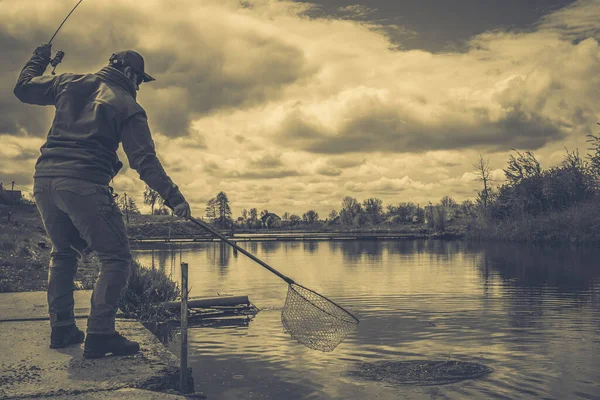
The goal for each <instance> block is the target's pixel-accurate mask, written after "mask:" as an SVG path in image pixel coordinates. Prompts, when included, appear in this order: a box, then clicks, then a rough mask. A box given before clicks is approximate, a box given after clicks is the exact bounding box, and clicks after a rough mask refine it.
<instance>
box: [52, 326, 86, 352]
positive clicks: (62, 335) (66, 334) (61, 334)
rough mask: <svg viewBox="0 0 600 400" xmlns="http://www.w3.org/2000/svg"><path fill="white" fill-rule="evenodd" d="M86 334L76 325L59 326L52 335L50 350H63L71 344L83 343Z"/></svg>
mask: <svg viewBox="0 0 600 400" xmlns="http://www.w3.org/2000/svg"><path fill="white" fill-rule="evenodd" d="M84 338H85V334H84V333H83V332H82V331H80V330H79V328H77V326H76V325H67V326H57V327H54V328H52V333H50V348H51V349H62V348H63V347H67V346H69V345H71V344H78V343H82V342H83V339H84Z"/></svg>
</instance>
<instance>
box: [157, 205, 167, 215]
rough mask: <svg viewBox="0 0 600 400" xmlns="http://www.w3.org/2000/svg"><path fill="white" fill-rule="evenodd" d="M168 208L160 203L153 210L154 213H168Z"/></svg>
mask: <svg viewBox="0 0 600 400" xmlns="http://www.w3.org/2000/svg"><path fill="white" fill-rule="evenodd" d="M169 213H170V210H169V208H168V207H167V206H165V205H161V206H160V207H158V208H157V209H156V210H154V215H169Z"/></svg>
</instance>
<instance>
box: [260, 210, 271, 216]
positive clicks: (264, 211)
mask: <svg viewBox="0 0 600 400" xmlns="http://www.w3.org/2000/svg"><path fill="white" fill-rule="evenodd" d="M268 213H269V210H267V209H265V210H262V211H261V212H260V218H262V217H264V216H265V215H267V214H268Z"/></svg>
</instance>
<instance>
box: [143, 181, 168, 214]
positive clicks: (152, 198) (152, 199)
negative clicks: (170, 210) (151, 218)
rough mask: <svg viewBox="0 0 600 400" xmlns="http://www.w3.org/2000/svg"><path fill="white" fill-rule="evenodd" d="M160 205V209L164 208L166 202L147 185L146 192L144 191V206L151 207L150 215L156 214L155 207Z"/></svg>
mask: <svg viewBox="0 0 600 400" xmlns="http://www.w3.org/2000/svg"><path fill="white" fill-rule="evenodd" d="M157 203H158V207H162V206H163V204H164V200H163V199H162V197H160V195H159V194H158V192H157V191H156V190H154V189H152V188H151V187H150V186H148V185H146V190H144V204H147V205H149V206H150V214H154V206H155V205H156V204H157Z"/></svg>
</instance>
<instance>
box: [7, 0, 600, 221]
mask: <svg viewBox="0 0 600 400" xmlns="http://www.w3.org/2000/svg"><path fill="white" fill-rule="evenodd" d="M75 4H76V1H70V0H69V1H65V0H19V1H17V0H0V22H1V24H0V50H1V54H2V58H3V61H2V67H1V70H0V89H1V91H0V181H2V182H4V184H5V185H9V184H10V182H11V181H13V180H14V181H15V182H16V184H17V185H18V188H21V189H24V190H25V191H27V190H31V186H32V181H33V178H32V175H33V168H34V165H35V161H36V159H37V157H38V156H39V147H40V146H41V145H42V144H43V143H44V140H45V135H46V134H47V132H48V129H49V126H50V124H51V121H52V117H53V108H52V107H39V106H32V105H26V104H21V103H20V102H19V101H18V100H17V99H16V98H15V97H14V95H13V94H12V90H13V88H14V84H15V82H16V79H17V77H18V74H19V72H20V69H21V68H22V66H23V65H24V63H25V62H26V61H27V60H28V58H29V56H30V54H31V53H32V51H33V49H35V47H36V46H38V45H39V44H41V43H45V42H47V41H48V40H49V38H50V36H52V34H53V33H54V31H55V30H56V28H57V27H58V25H59V24H60V22H61V21H62V19H63V18H64V17H65V16H66V14H67V13H68V12H69V11H70V9H71V8H72V6H74V5H75ZM140 4H141V3H140V2H139V1H137V0H113V1H107V0H105V1H98V0H84V1H83V3H81V5H80V6H79V8H78V9H77V10H76V11H75V12H74V13H73V15H72V16H71V18H70V19H69V20H68V21H67V23H66V24H65V25H64V27H63V28H62V30H61V31H60V33H59V34H58V35H57V37H56V39H55V40H54V41H53V45H54V49H55V50H63V51H65V53H66V55H65V58H64V61H63V63H62V64H61V65H59V67H58V69H57V71H58V72H59V73H61V72H75V73H92V72H95V71H97V70H99V69H100V68H102V67H103V66H104V65H106V64H107V63H108V58H109V56H110V54H111V53H113V52H115V51H119V50H123V49H134V50H137V51H139V52H140V53H141V54H142V55H143V56H144V58H145V60H146V70H147V72H148V73H149V74H150V75H152V76H154V77H155V78H156V81H155V82H151V83H148V84H143V85H142V86H141V88H140V92H139V94H138V102H139V103H140V104H141V105H142V106H143V107H144V109H145V110H146V112H147V114H148V118H149V123H150V128H151V131H152V135H153V138H154V141H155V144H156V148H157V153H158V156H159V159H160V160H161V161H162V163H163V165H164V167H165V169H166V171H167V173H168V174H169V175H170V176H171V178H172V179H173V180H174V181H175V183H176V184H177V185H178V186H179V187H180V189H181V190H182V192H183V194H184V196H185V197H186V198H187V199H188V201H189V202H190V203H191V205H192V212H193V214H194V215H196V216H202V215H204V209H205V205H206V202H207V201H208V200H209V199H210V198H212V197H215V196H216V194H217V193H218V192H220V191H224V192H225V193H227V195H228V197H229V200H230V202H231V207H232V211H233V214H234V217H237V216H239V215H240V213H241V210H242V209H243V208H246V209H250V208H257V209H258V210H259V211H260V210H264V209H267V210H269V211H270V212H275V213H278V214H280V215H281V214H282V213H284V212H289V213H290V214H297V215H300V216H301V215H302V214H303V213H305V212H306V211H308V210H310V209H313V210H315V211H317V212H318V213H319V215H320V216H321V218H325V217H326V216H327V214H328V213H329V211H331V210H332V209H335V210H339V209H340V207H341V201H342V198H343V197H344V196H351V197H354V198H356V199H358V200H359V201H363V200H364V199H367V198H371V197H376V198H379V199H381V200H382V201H383V204H384V206H385V205H388V204H398V203H400V202H409V201H410V202H413V203H417V204H420V205H422V206H423V205H426V204H428V203H429V202H432V203H434V204H435V203H437V202H439V200H440V199H441V198H442V197H443V196H450V197H452V198H454V199H455V200H457V201H463V200H466V199H474V198H475V197H476V195H477V191H478V190H480V189H481V187H482V183H481V182H480V181H478V176H477V175H476V174H475V173H474V167H473V164H474V163H476V162H477V160H478V159H479V157H480V156H482V157H484V158H485V159H488V160H489V162H490V167H491V169H492V178H493V184H494V185H500V184H502V182H503V180H504V173H503V171H502V169H503V168H506V163H507V161H508V157H509V155H510V154H511V152H512V149H516V150H519V151H533V152H534V154H535V156H536V157H537V159H538V160H539V161H540V163H541V165H542V167H543V168H550V167H552V166H557V165H560V163H561V161H562V160H563V158H564V155H565V151H566V150H567V149H568V150H569V151H573V150H577V149H578V150H579V152H580V153H581V154H586V153H587V151H588V150H587V149H588V147H589V145H588V143H586V140H587V136H586V135H589V134H597V133H598V129H597V128H598V125H596V121H600V118H599V115H598V114H599V112H598V106H597V105H598V104H599V100H600V91H599V90H598V87H599V84H600V74H599V72H600V52H599V46H598V40H600V23H598V21H600V2H599V1H597V0H577V1H573V0H569V1H567V0H543V1H542V0H532V1H521V0H461V1H460V2H449V1H446V0H401V1H400V0H369V1H365V0H361V1H360V2H358V1H343V0H332V1H325V0H321V2H316V3H307V2H295V1H275V0H235V1H234V0H203V1H201V2H199V1H193V0H178V1H177V2H176V3H175V2H171V1H166V0H162V1H158V0H147V1H144V2H143V4H144V6H143V7H141V6H140ZM174 4H176V6H174ZM49 72H50V69H48V71H47V72H46V73H49ZM118 154H119V157H120V158H121V160H122V161H123V162H124V164H125V168H124V169H123V170H122V171H121V172H120V173H119V175H117V177H115V179H114V180H113V183H112V186H114V187H115V189H116V190H117V191H118V192H120V193H123V192H127V194H128V196H130V197H133V198H135V199H136V200H137V201H138V203H141V202H142V192H143V190H144V187H145V184H144V183H143V182H142V181H141V180H140V179H139V176H138V174H137V173H136V172H135V171H134V170H131V169H129V168H128V165H127V158H126V155H125V153H123V151H122V150H119V153H118Z"/></svg>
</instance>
